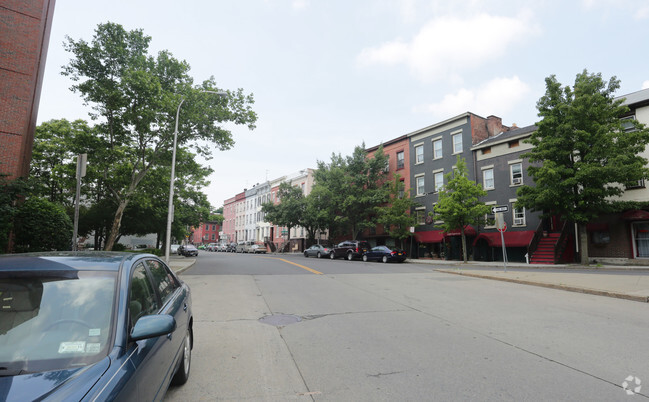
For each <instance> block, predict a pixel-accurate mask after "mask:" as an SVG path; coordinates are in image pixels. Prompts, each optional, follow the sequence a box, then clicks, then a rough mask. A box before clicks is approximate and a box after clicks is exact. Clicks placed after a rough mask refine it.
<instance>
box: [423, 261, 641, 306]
mask: <svg viewBox="0 0 649 402" xmlns="http://www.w3.org/2000/svg"><path fill="white" fill-rule="evenodd" d="M435 271H438V272H444V273H447V274H454V275H462V276H470V277H473V278H480V279H492V280H495V281H502V282H511V283H518V284H521V285H531V286H539V287H543V288H550V289H557V290H565V291H568V292H576V293H584V294H591V295H595V296H606V297H613V298H616V299H624V300H631V301H636V302H641V303H649V296H635V295H630V294H626V293H619V292H609V291H606V290H597V289H589V288H580V287H577V286H566V285H557V284H553V283H543V282H533V281H526V280H523V279H514V278H501V277H497V276H488V275H480V274H474V273H469V272H460V271H452V270H448V269H435Z"/></svg>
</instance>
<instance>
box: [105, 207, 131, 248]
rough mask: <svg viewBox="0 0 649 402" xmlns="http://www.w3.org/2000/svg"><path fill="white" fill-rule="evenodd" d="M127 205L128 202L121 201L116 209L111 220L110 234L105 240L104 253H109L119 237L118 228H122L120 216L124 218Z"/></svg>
mask: <svg viewBox="0 0 649 402" xmlns="http://www.w3.org/2000/svg"><path fill="white" fill-rule="evenodd" d="M127 204H128V201H126V200H123V201H122V202H120V203H119V206H118V207H117V211H116V212H115V218H114V219H113V226H112V227H111V229H110V234H109V235H108V238H107V239H106V246H105V247H104V250H105V251H111V250H112V249H113V246H114V245H115V242H116V240H117V236H118V235H119V228H120V226H122V216H124V210H125V209H126V205H127Z"/></svg>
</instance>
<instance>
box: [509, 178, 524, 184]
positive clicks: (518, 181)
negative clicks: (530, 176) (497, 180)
mask: <svg viewBox="0 0 649 402" xmlns="http://www.w3.org/2000/svg"><path fill="white" fill-rule="evenodd" d="M522 182H523V179H522V178H520V177H514V178H513V179H512V183H513V184H521V183H522Z"/></svg>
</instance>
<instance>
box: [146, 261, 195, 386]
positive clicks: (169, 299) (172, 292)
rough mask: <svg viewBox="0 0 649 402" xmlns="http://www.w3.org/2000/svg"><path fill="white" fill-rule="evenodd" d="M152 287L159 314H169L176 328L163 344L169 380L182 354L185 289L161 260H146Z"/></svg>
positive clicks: (185, 322)
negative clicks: (158, 304) (154, 290)
mask: <svg viewBox="0 0 649 402" xmlns="http://www.w3.org/2000/svg"><path fill="white" fill-rule="evenodd" d="M147 265H148V268H149V272H150V273H151V278H152V280H153V287H154V288H155V289H156V290H157V292H158V296H159V297H160V301H161V303H162V304H161V306H162V307H161V309H160V311H159V314H169V315H170V316H172V317H173V318H174V319H175V320H176V329H175V330H174V332H173V333H171V334H169V335H167V336H166V339H168V342H165V344H164V345H163V350H161V351H162V352H163V353H164V358H165V363H164V364H165V365H166V367H165V370H166V372H165V374H164V375H165V378H166V379H167V380H171V376H172V375H173V370H174V369H175V367H176V364H177V362H178V360H179V359H180V357H181V354H182V346H183V341H184V339H185V334H186V333H187V330H188V323H189V317H188V315H189V311H188V310H189V307H188V301H187V294H186V293H185V289H184V288H183V287H182V286H181V285H180V282H179V281H178V279H177V278H176V277H175V276H174V275H173V274H172V273H171V270H170V269H169V267H167V266H166V265H165V264H164V263H163V262H162V261H160V260H158V259H155V260H153V259H150V260H147Z"/></svg>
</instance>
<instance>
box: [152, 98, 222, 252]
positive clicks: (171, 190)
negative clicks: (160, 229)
mask: <svg viewBox="0 0 649 402" xmlns="http://www.w3.org/2000/svg"><path fill="white" fill-rule="evenodd" d="M201 92H204V93H210V94H216V95H219V96H227V95H228V94H227V93H226V92H216V91H207V90H203V91H201ZM183 102H185V98H182V99H181V100H180V103H179V104H178V109H177V110H176V127H175V128H174V145H173V150H172V152H171V181H170V182H169V208H168V212H167V237H166V241H165V261H166V263H167V264H169V250H170V248H171V244H170V243H171V222H173V220H174V181H176V143H177V142H178V117H179V116H180V107H181V106H182V105H183Z"/></svg>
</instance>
